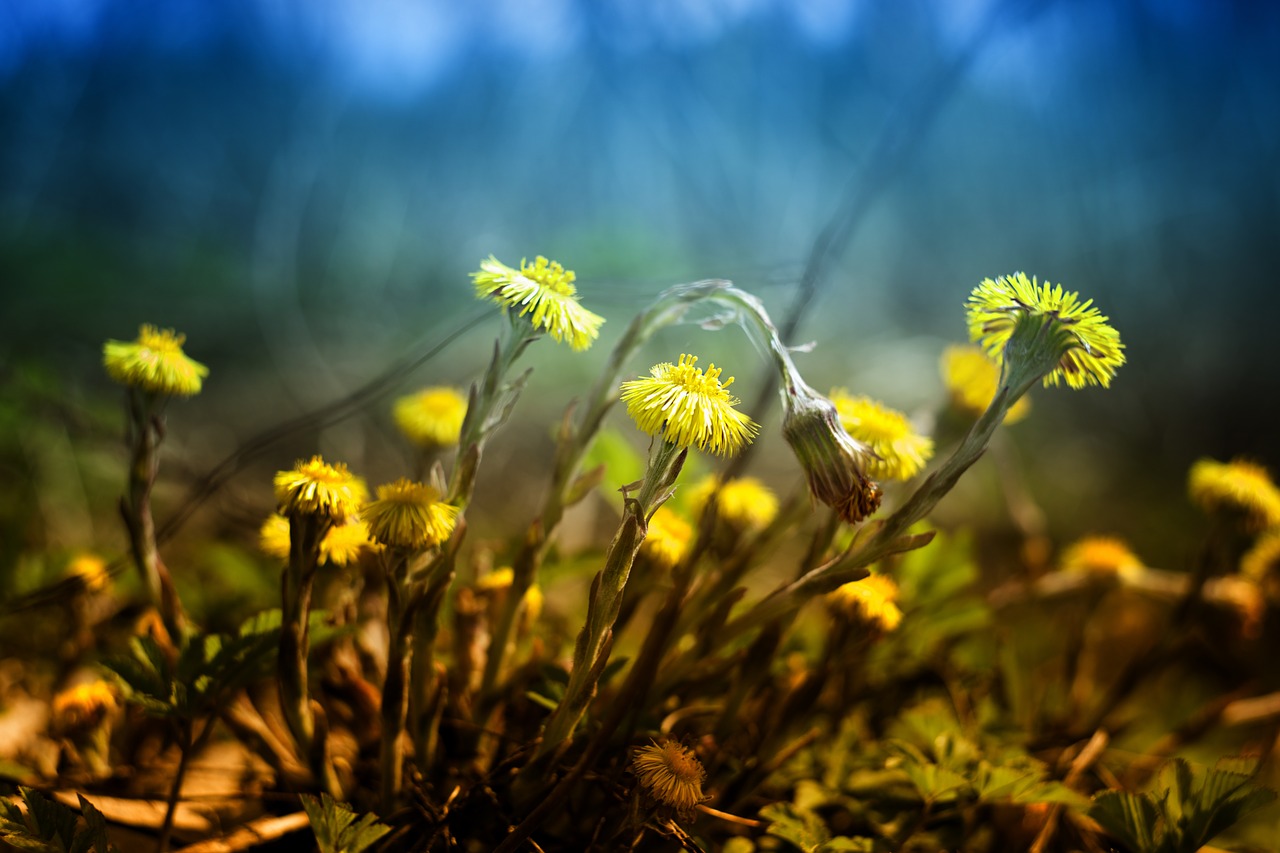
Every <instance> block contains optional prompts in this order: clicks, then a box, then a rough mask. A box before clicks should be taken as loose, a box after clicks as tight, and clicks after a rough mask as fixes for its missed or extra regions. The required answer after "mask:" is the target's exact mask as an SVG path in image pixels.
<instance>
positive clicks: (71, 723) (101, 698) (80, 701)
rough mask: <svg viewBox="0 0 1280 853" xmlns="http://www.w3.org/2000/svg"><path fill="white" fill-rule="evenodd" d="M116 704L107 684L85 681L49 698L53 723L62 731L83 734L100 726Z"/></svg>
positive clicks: (111, 690) (114, 694) (101, 681)
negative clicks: (51, 698) (86, 730)
mask: <svg viewBox="0 0 1280 853" xmlns="http://www.w3.org/2000/svg"><path fill="white" fill-rule="evenodd" d="M119 704H120V703H119V700H118V699H117V698H116V691H115V688H114V687H112V686H111V684H109V683H108V682H106V681H103V680H101V679H99V680H97V681H88V682H84V683H82V684H77V685H76V686H75V687H71V688H68V689H66V690H63V691H62V692H61V693H59V694H58V695H56V696H54V697H53V719H54V722H55V724H56V725H57V726H58V728H59V729H61V730H62V731H66V732H72V731H84V730H85V729H91V728H93V727H94V726H96V725H98V723H100V722H102V721H103V719H105V718H106V716H107V715H108V714H110V713H111V712H112V711H114V710H115V709H116V708H117V707H119Z"/></svg>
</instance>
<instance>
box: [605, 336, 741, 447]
mask: <svg viewBox="0 0 1280 853" xmlns="http://www.w3.org/2000/svg"><path fill="white" fill-rule="evenodd" d="M697 362H698V358H697V356H692V355H681V356H680V362H679V363H678V364H671V363H670V362H663V363H662V364H657V365H654V366H653V367H652V368H651V369H650V370H649V378H648V379H633V380H631V381H630V382H623V383H622V402H624V403H626V404H627V414H629V415H631V419H632V420H634V421H635V422H636V426H638V427H640V429H641V430H643V431H644V432H646V433H648V434H649V435H655V436H656V435H660V436H662V437H663V439H665V440H666V441H669V442H671V443H672V444H674V445H676V446H677V447H689V446H691V445H696V446H697V447H698V448H699V449H701V450H709V451H710V452H712V453H718V454H720V455H721V456H732V455H733V454H735V453H737V452H738V451H739V450H740V449H742V447H743V446H744V445H747V444H750V443H751V440H752V439H753V438H755V436H756V433H757V432H759V431H760V428H759V427H758V426H756V424H755V423H754V422H753V421H752V420H751V418H749V417H747V416H746V415H744V414H742V413H741V412H739V411H738V410H737V409H735V408H734V406H736V405H737V404H738V399H737V398H736V397H733V396H732V395H730V394H729V392H728V391H726V390H725V389H726V388H728V387H729V386H730V385H732V384H733V378H732V377H730V379H729V381H728V382H725V383H723V384H721V382H720V378H719V377H720V369H719V368H718V367H716V366H715V365H714V364H713V365H711V366H710V367H708V368H707V372H706V373H705V374H704V373H703V372H702V371H701V370H700V369H698V368H697V367H695V366H694V365H696V364H697Z"/></svg>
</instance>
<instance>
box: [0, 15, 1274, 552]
mask: <svg viewBox="0 0 1280 853" xmlns="http://www.w3.org/2000/svg"><path fill="white" fill-rule="evenodd" d="M0 129H2V131H0V288H2V290H3V307H0V363H2V364H4V365H5V367H4V369H5V371H6V372H11V371H12V370H14V369H16V368H15V365H19V364H23V365H26V364H30V363H36V362H38V363H40V364H43V365H48V366H50V367H51V370H52V372H53V373H54V374H55V375H57V376H59V377H63V380H64V381H66V382H68V383H70V384H71V385H72V386H74V387H76V388H82V389H84V388H87V389H89V390H90V391H92V392H94V393H96V392H98V391H103V392H105V391H106V390H107V388H106V386H107V383H106V381H105V379H104V378H103V377H102V376H101V373H100V368H99V358H100V347H101V341H102V340H103V339H105V338H107V337H115V338H130V337H132V336H133V335H134V334H135V332H136V328H137V326H138V324H139V323H141V322H153V323H158V324H161V325H165V326H176V327H178V328H179V329H181V330H183V331H185V332H186V333H187V334H188V336H189V346H188V351H189V352H190V353H191V354H193V355H194V356H195V357H197V358H199V359H201V360H202V361H204V362H206V363H208V364H210V365H212V366H213V368H214V370H213V375H212V378H211V380H210V382H209V384H208V393H207V394H206V395H205V397H202V398H201V400H200V401H199V402H197V403H192V404H186V405H188V406H196V407H199V413H198V414H185V415H179V414H177V413H176V412H175V416H176V417H185V418H188V419H189V421H190V423H191V426H190V429H192V430H203V432H199V433H198V434H199V436H200V441H199V442H194V441H193V442H192V445H193V446H194V447H192V448H188V450H191V451H193V452H197V453H198V452H201V451H202V452H203V453H205V454H206V455H207V456H208V457H210V458H211V459H212V458H216V457H217V456H218V454H219V453H222V452H225V451H226V450H228V449H230V448H232V447H234V446H235V444H236V442H237V441H239V440H242V439H243V437H244V436H245V435H247V434H250V433H251V432H252V431H253V430H254V429H256V428H259V427H261V426H265V425H268V424H270V423H274V422H276V421H278V420H280V419H281V418H282V417H284V416H287V415H290V414H295V413H297V412H299V411H305V410H307V408H308V407H311V406H314V405H316V404H318V403H321V402H323V401H325V400H328V399H332V398H333V397H335V396H337V395H340V394H341V393H344V392H346V391H349V390H350V389H352V388H354V387H356V386H357V385H358V384H359V383H360V382H361V381H363V380H364V379H366V378H368V377H369V376H371V375H373V374H375V373H376V372H377V370H378V369H379V368H380V366H382V365H384V364H385V363H386V362H387V361H388V360H390V359H391V358H394V357H396V356H399V355H403V354H405V353H407V352H414V351H416V350H418V349H421V348H422V347H423V346H424V345H427V344H430V343H431V342H433V341H435V340H438V339H439V338H440V337H441V336H443V335H444V334H445V333H446V332H448V331H449V330H451V329H453V328H455V327H456V326H457V325H458V324H460V323H461V322H463V321H464V320H466V319H467V318H468V317H470V316H472V315H474V314H475V312H476V311H477V310H478V306H477V305H476V304H475V303H474V301H473V300H472V298H471V295H470V289H469V285H468V280H467V277H466V274H467V273H468V272H469V271H470V270H472V269H475V268H476V266H477V264H478V262H479V261H480V259H482V258H483V257H486V256H487V255H489V254H490V253H491V252H492V253H495V254H496V255H497V256H498V257H499V258H502V259H504V260H506V261H507V262H509V263H515V262H516V261H518V260H519V258H520V257H522V256H529V257H532V256H533V255H535V254H546V255H548V256H550V257H553V258H556V259H559V260H562V261H563V262H564V263H565V264H566V265H567V266H569V267H571V268H573V269H575V270H576V271H577V273H578V276H579V285H580V290H581V292H582V294H583V300H584V303H585V304H587V305H588V307H590V308H592V309H593V310H595V311H597V312H598V313H602V314H604V315H606V316H607V317H608V318H609V319H610V324H609V325H608V326H607V327H606V328H607V329H608V330H609V331H608V333H607V334H606V343H607V342H608V341H609V340H611V339H612V337H616V335H617V334H618V333H619V332H620V331H621V329H622V328H623V327H624V326H625V323H626V321H627V319H628V318H629V317H630V315H631V314H632V313H633V312H634V311H635V310H637V309H638V308H639V307H641V306H642V305H644V304H646V303H647V302H648V301H649V299H651V298H652V296H653V295H654V294H656V293H657V292H658V291H659V290H660V289H661V288H663V287H665V286H667V285H669V284H672V283H675V282H679V281H688V280H693V279H698V278H705V277H727V278H732V279H734V280H735V281H736V282H737V283H738V284H740V285H741V286H743V287H746V288H748V289H750V290H752V291H754V292H756V293H758V294H759V295H760V296H761V297H762V298H763V299H764V301H765V302H766V304H767V305H768V306H769V308H770V309H771V311H773V313H774V314H775V316H776V317H778V318H779V319H780V320H785V319H787V318H790V317H792V316H793V312H794V311H796V310H797V309H796V306H797V305H798V304H802V303H803V304H805V305H806V307H805V308H803V309H802V310H801V313H800V314H798V315H794V316H795V318H796V321H797V328H796V330H795V334H794V335H793V340H794V342H797V343H798V342H802V341H805V340H815V341H817V343H818V346H817V348H816V350H815V351H814V353H813V354H812V355H808V356H804V361H803V365H804V366H806V368H807V369H808V370H810V371H812V375H813V376H814V384H815V385H817V386H818V387H820V388H825V387H829V386H832V385H843V386H846V387H850V388H852V389H853V390H855V391H866V392H870V393H874V394H877V395H879V396H881V397H883V398H884V399H886V400H887V401H888V402H890V403H891V404H893V405H896V406H898V407H901V408H904V409H908V410H911V411H913V412H915V411H921V410H922V409H924V408H927V407H928V406H929V405H930V404H931V403H932V402H934V401H936V400H937V399H938V397H939V394H940V393H941V392H940V387H941V386H940V383H939V380H938V378H937V376H936V366H935V365H936V360H937V357H938V354H939V352H940V351H941V349H942V347H943V346H944V345H945V344H946V343H947V342H949V341H955V340H961V339H962V338H963V337H964V324H963V311H962V305H963V302H964V299H965V296H966V295H967V293H968V291H969V290H970V289H971V288H972V287H973V286H974V285H975V284H976V283H977V282H978V281H979V280H980V279H982V278H983V277H986V276H995V275H999V274H1002V273H1008V272H1013V271H1015V270H1025V271H1026V272H1028V273H1030V274H1035V275H1038V276H1040V277H1041V278H1047V279H1049V280H1052V281H1055V282H1062V283H1063V284H1064V285H1065V286H1066V287H1067V288H1068V289H1073V290H1079V291H1081V292H1082V293H1083V294H1085V295H1086V296H1090V297H1093V298H1094V299H1095V300H1096V302H1097V304H1098V305H1099V306H1101V307H1102V309H1103V311H1104V313H1106V314H1108V315H1110V316H1111V318H1112V320H1113V322H1114V324H1115V325H1116V326H1117V327H1118V328H1119V329H1120V330H1121V333H1122V336H1123V338H1124V340H1125V342H1126V344H1127V346H1128V355H1129V359H1130V363H1129V364H1128V365H1127V366H1126V367H1125V368H1123V369H1122V370H1121V372H1120V374H1119V377H1118V378H1117V380H1116V383H1115V386H1114V388H1113V389H1112V390H1111V391H1109V392H1102V391H1099V390H1090V391H1087V392H1081V393H1072V392H1069V391H1066V390H1056V391H1045V392H1037V393H1036V394H1035V397H1036V400H1035V403H1036V406H1037V414H1036V415H1035V416H1033V418H1032V420H1031V421H1029V422H1028V423H1027V424H1026V425H1025V426H1022V427H1017V428H1016V429H1018V430H1022V431H1023V432H1022V433H1021V437H1020V439H1019V445H1020V447H1021V448H1022V450H1021V452H1022V454H1023V456H1024V461H1025V462H1026V464H1027V465H1028V466H1030V469H1031V471H1032V477H1033V482H1034V484H1035V485H1036V487H1037V488H1038V489H1039V490H1040V491H1041V492H1042V494H1043V501H1044V503H1046V505H1047V508H1048V509H1049V510H1050V513H1051V517H1054V518H1061V519H1063V520H1062V521H1060V522H1057V523H1059V524H1062V525H1064V526H1066V527H1068V528H1070V527H1072V526H1077V527H1081V528H1085V527H1103V528H1106V527H1108V526H1115V527H1123V526H1125V525H1126V523H1128V524H1129V525H1130V526H1132V527H1135V528H1136V529H1137V531H1138V532H1137V534H1136V535H1137V538H1139V539H1145V540H1146V541H1147V542H1148V544H1149V545H1150V546H1151V547H1156V548H1159V547H1160V545H1159V542H1160V541H1161V537H1163V536H1165V535H1166V533H1167V531H1168V526H1167V525H1168V516H1167V515H1157V514H1155V512H1154V510H1152V509H1151V507H1152V506H1153V505H1154V504H1162V505H1163V504H1178V505H1181V501H1182V497H1181V496H1182V490H1183V482H1184V478H1185V472H1186V468H1187V465H1188V464H1189V463H1190V462H1191V461H1192V460H1193V459H1194V458H1196V457H1197V456H1200V455H1213V456H1217V457H1218V458H1227V457H1230V456H1234V455H1237V454H1246V455H1251V456H1253V457H1255V458H1258V459H1260V460H1261V461H1263V462H1265V463H1268V464H1269V465H1271V466H1272V467H1273V468H1274V466H1276V465H1277V464H1278V463H1280V447H1278V446H1277V443H1276V440H1275V436H1276V434H1277V427H1276V423H1277V420H1276V418H1277V414H1278V409H1280V407H1278V406H1277V405H1276V401H1277V399H1280V371H1277V370H1276V368H1275V361H1276V350H1277V348H1276V346H1275V335H1276V332H1275V328H1274V327H1275V320H1276V318H1277V316H1280V315H1278V312H1277V308H1278V307H1280V296H1277V288H1276V285H1277V283H1278V282H1277V271H1278V270H1280V4H1276V3H1254V2H1240V3H1232V2H1227V0H1069V2H1068V0H1044V2H1027V1H1026V0H1013V2H997V0H937V2H926V0H915V2H871V0H793V2H786V0H477V2H469V3H464V2H451V0H416V2H415V0H235V2H228V1H227V0H0ZM815 247H816V248H815ZM806 269H807V270H808V273H807V274H806ZM806 275H807V276H808V278H807V279H806ZM802 281H808V282H811V283H812V284H813V285H814V289H813V291H812V294H811V295H812V300H811V301H808V302H805V300H806V298H807V297H808V296H809V295H810V291H809V290H808V289H807V285H803V286H802V284H801V282H802ZM490 331H491V327H486V331H485V332H484V333H483V334H481V333H476V334H475V335H473V336H472V337H473V338H475V340H474V342H470V343H468V342H463V343H460V344H458V345H456V346H454V347H452V348H450V349H449V350H447V351H446V353H445V355H444V356H443V357H442V358H441V359H440V360H438V362H436V363H433V365H432V366H431V368H430V369H429V370H426V371H423V372H420V373H419V374H417V375H415V376H414V377H407V378H406V381H407V382H408V383H409V384H413V383H414V382H417V381H424V382H425V381H437V380H445V381H454V382H460V383H462V382H467V381H470V378H471V377H473V376H474V375H475V373H476V371H477V370H478V369H479V365H480V363H481V361H482V359H483V357H484V350H485V346H486V345H487V344H486V342H487V341H488V340H489V339H490V338H491V334H490ZM702 334H704V333H697V332H689V333H688V334H687V335H685V334H682V335H677V336H675V337H672V338H671V339H670V341H669V342H668V344H669V347H668V348H669V349H670V352H666V351H665V350H664V355H663V357H665V358H674V356H675V355H676V354H677V353H678V351H679V350H680V349H682V348H684V347H686V346H687V347H690V348H696V349H697V351H699V352H709V353H710V355H711V357H714V358H728V357H733V358H737V357H738V354H737V351H736V349H735V347H737V346H738V344H730V343H716V344H713V345H710V346H707V345H703V344H701V343H698V341H700V340H702V338H700V337H698V336H699V335H702ZM597 355H598V356H599V357H598V358H594V359H593V360H592V361H591V362H590V363H589V364H588V363H586V362H583V361H582V360H580V359H579V360H573V359H571V358H570V357H569V356H568V355H563V356H562V355H561V354H558V353H556V354H552V353H549V352H548V353H544V354H542V355H540V356H539V358H542V359H543V360H544V361H545V362H546V364H545V365H542V367H545V371H544V372H545V374H546V377H547V378H546V379H544V380H543V381H544V382H545V383H546V384H545V385H544V386H543V390H545V391H546V392H547V394H546V395H542V396H546V397H549V398H552V397H553V398H554V399H553V400H552V408H555V407H558V406H560V405H562V404H563V401H564V398H565V397H567V396H568V394H569V393H572V391H565V392H564V393H559V392H557V393H555V394H552V393H550V392H551V391H552V390H554V389H556V388H557V384H556V383H560V384H566V383H568V384H571V385H572V387H573V388H577V387H579V386H580V383H581V382H582V381H585V378H586V377H588V376H590V375H591V373H592V372H593V371H594V369H595V366H596V365H598V364H599V362H600V361H601V360H602V358H603V353H598V354H597V353H593V356H597ZM743 357H746V358H751V357H752V356H750V354H749V352H747V353H746V355H745V356H743ZM636 367H637V370H641V369H643V367H644V365H637V366H636ZM540 369H541V368H540ZM753 371H754V367H752V366H750V365H747V366H744V367H741V368H739V369H738V370H737V371H736V372H738V373H750V372H753ZM739 381H740V385H739V386H738V387H740V388H743V396H744V398H747V399H750V398H751V396H752V395H751V393H749V392H750V389H751V387H752V386H751V384H750V380H749V379H745V378H740V380H739ZM530 405H531V406H532V407H533V408H532V409H531V411H535V412H536V411H537V403H536V402H534V403H530ZM184 411H193V410H190V409H187V410H184ZM347 438H348V439H350V436H347ZM287 461H288V460H286V462H287ZM1122 518H1123V519H1126V520H1127V521H1121V520H1120V519H1122Z"/></svg>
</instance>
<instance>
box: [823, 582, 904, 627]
mask: <svg viewBox="0 0 1280 853" xmlns="http://www.w3.org/2000/svg"><path fill="white" fill-rule="evenodd" d="M827 599H828V600H829V601H830V602H831V603H832V604H834V605H835V606H836V607H838V608H840V609H841V610H843V611H844V612H845V613H848V614H849V615H851V616H855V617H857V618H859V619H861V620H863V621H864V622H866V623H868V624H870V625H872V626H874V627H876V628H878V629H879V630H881V631H885V632H888V631H892V630H894V629H895V628H897V627H898V625H899V623H901V622H902V611H901V610H899V609H898V604H897V601H898V585H897V584H895V583H894V582H893V581H892V580H891V579H890V578H888V577H886V576H885V575H871V576H870V577H865V578H863V579H862V580H858V581H852V582H850V583H847V584H843V585H841V586H839V587H837V588H836V589H835V590H833V591H832V592H830V593H828V594H827Z"/></svg>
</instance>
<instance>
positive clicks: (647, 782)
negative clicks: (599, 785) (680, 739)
mask: <svg viewBox="0 0 1280 853" xmlns="http://www.w3.org/2000/svg"><path fill="white" fill-rule="evenodd" d="M631 768H632V769H633V770H634V771H635V774H636V779H637V780H639V782H640V789H641V790H642V791H643V792H644V794H645V795H646V796H647V797H648V798H649V799H650V800H651V801H652V802H654V803H657V804H659V805H662V806H666V807H667V808H669V809H672V810H673V811H675V813H676V814H677V815H678V816H679V817H681V818H682V819H686V820H687V819H689V818H690V817H692V816H693V812H694V809H695V808H697V806H698V804H699V803H701V802H702V800H703V799H704V798H703V796H702V781H703V780H704V779H705V778H706V776H707V771H706V769H705V768H703V766H702V762H701V761H699V760H698V756H697V755H695V754H694V752H693V750H692V749H689V748H688V747H687V746H683V745H681V744H679V743H677V742H676V741H673V740H664V741H662V742H661V743H659V742H658V741H654V742H652V743H651V744H650V745H649V746H642V747H640V748H639V749H638V750H636V754H635V757H634V758H632V759H631Z"/></svg>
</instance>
